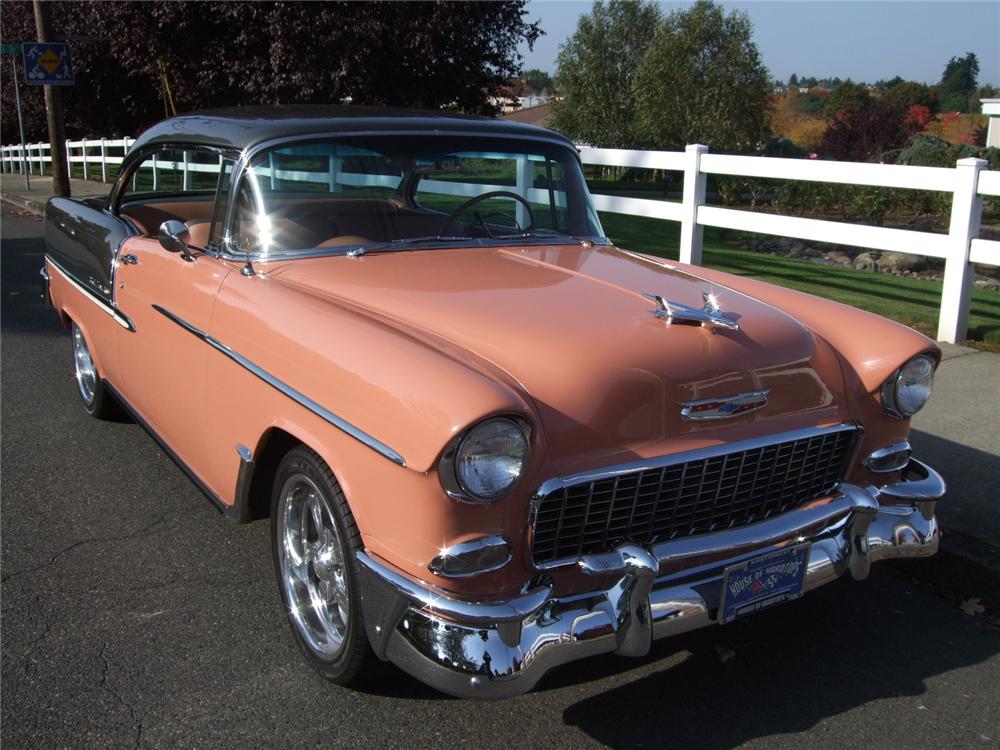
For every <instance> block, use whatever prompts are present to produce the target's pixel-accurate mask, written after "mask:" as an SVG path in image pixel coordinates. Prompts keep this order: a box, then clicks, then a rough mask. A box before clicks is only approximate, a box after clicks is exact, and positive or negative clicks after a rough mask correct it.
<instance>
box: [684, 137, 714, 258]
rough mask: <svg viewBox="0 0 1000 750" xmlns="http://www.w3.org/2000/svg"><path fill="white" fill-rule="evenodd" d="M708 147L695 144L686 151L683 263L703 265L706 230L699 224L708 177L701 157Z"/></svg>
mask: <svg viewBox="0 0 1000 750" xmlns="http://www.w3.org/2000/svg"><path fill="white" fill-rule="evenodd" d="M706 151H708V146H702V145H701V144H700V143H694V144H691V145H690V146H688V147H687V148H685V149H684V153H685V158H686V161H687V166H686V167H685V168H684V197H683V199H682V200H681V206H682V207H683V210H684V212H683V215H682V216H681V247H680V261H681V263H690V264H691V265H694V266H700V265H701V250H702V245H703V244H704V238H705V228H704V227H703V226H701V225H700V224H699V223H698V207H699V206H701V205H704V203H705V188H706V185H707V184H708V177H707V176H706V175H704V174H702V171H701V155H702V154H704V153H705V152H706Z"/></svg>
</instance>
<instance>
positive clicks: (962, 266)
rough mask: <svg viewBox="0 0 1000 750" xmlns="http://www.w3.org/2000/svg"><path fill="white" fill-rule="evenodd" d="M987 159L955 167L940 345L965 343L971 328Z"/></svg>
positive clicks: (940, 316)
mask: <svg viewBox="0 0 1000 750" xmlns="http://www.w3.org/2000/svg"><path fill="white" fill-rule="evenodd" d="M987 165H988V162H987V161H986V160H985V159H976V158H968V159H959V160H958V162H957V163H956V165H955V171H956V173H957V174H956V184H955V193H954V196H953V197H952V201H951V223H950V225H949V227H948V244H949V249H948V257H947V258H946V259H945V262H944V282H943V284H942V289H941V312H940V313H939V315H938V332H937V337H938V341H947V342H948V343H950V344H955V343H957V342H959V341H962V340H963V339H965V336H966V330H967V329H968V327H969V303H970V302H971V300H972V282H973V281H974V280H975V278H976V274H975V266H974V265H973V264H972V263H970V262H969V249H970V247H971V246H972V239H973V238H974V237H975V236H976V235H978V234H979V222H980V220H981V219H982V214H983V199H982V197H981V196H980V195H979V194H978V193H977V187H978V185H979V173H980V172H981V171H982V170H983V169H985V168H986V166H987Z"/></svg>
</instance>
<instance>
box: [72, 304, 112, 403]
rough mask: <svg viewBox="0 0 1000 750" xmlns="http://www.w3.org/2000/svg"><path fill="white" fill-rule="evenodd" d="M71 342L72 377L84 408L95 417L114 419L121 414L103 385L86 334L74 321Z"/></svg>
mask: <svg viewBox="0 0 1000 750" xmlns="http://www.w3.org/2000/svg"><path fill="white" fill-rule="evenodd" d="M70 336H71V337H72V344H73V377H74V378H75V379H76V390H77V393H79V394H80V400H81V401H82V402H83V408H84V410H85V411H86V412H87V413H88V414H89V415H90V416H92V417H96V418H97V419H114V418H116V417H118V416H119V415H120V414H121V411H120V410H119V408H118V403H117V402H116V401H115V397H114V396H112V395H111V394H110V393H109V392H108V389H107V388H105V387H104V381H102V380H101V376H100V373H98V372H97V366H96V365H95V364H94V358H93V357H92V356H91V354H90V345H89V344H88V343H87V338H86V336H84V335H83V331H82V330H81V329H80V326H78V325H77V324H76V323H73V325H72V329H71V332H70Z"/></svg>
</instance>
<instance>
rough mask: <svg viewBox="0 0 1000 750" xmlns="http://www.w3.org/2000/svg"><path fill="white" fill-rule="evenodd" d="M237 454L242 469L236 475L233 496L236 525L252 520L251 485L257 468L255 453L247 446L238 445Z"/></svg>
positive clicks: (232, 515) (233, 513) (233, 516)
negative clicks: (254, 458)
mask: <svg viewBox="0 0 1000 750" xmlns="http://www.w3.org/2000/svg"><path fill="white" fill-rule="evenodd" d="M236 452H237V453H238V454H239V456H240V468H239V470H238V472H237V474H236V494H235V495H234V496H233V498H234V501H233V512H232V514H231V517H232V519H233V520H234V521H236V523H249V522H250V520H251V518H250V485H251V484H252V482H253V472H254V469H256V468H257V463H256V461H254V460H253V453H251V451H250V449H249V448H247V447H246V446H245V445H241V444H239V443H237V445H236Z"/></svg>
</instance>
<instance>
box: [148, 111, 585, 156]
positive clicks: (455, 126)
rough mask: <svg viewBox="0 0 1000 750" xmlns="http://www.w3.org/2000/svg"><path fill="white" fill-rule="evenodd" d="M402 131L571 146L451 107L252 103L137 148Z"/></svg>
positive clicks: (204, 115)
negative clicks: (523, 139) (456, 111)
mask: <svg viewBox="0 0 1000 750" xmlns="http://www.w3.org/2000/svg"><path fill="white" fill-rule="evenodd" d="M400 131H406V132H412V133H415V134H418V133H443V134H449V133H453V134H463V135H474V136H499V137H511V136H514V137H534V138H544V139H546V140H549V141H553V140H556V141H559V142H562V143H565V144H568V145H572V144H571V143H570V142H569V141H568V140H566V139H565V138H563V136H561V135H559V134H558V133H553V132H552V131H550V130H545V129H544V128H539V127H535V126H534V125H529V124H525V123H519V122H508V121H504V120H496V119H492V118H489V117H477V116H473V115H460V114H454V113H451V112H439V111H425V110H415V109H394V108H388V107H364V106H356V105H342V106H311V105H290V106H252V107H231V108H225V109H206V110H201V111H197V112H191V113H189V114H184V115H178V116H177V117H171V118H170V119H167V120H164V121H163V122H160V123H158V124H156V125H154V126H153V127H151V128H150V129H149V130H147V131H146V132H144V133H143V134H142V135H140V136H139V138H138V139H136V142H135V146H134V147H133V148H136V149H141V148H144V147H146V146H150V145H156V144H160V143H163V144H173V143H191V144H198V145H203V146H213V147H218V148H225V149H234V150H238V151H243V150H246V149H253V148H254V147H256V146H259V145H261V144H264V143H266V142H267V141H271V140H275V139H281V138H289V137H301V136H309V135H334V136H335V135H351V134H357V135H361V134H365V135H374V134H379V133H396V132H400Z"/></svg>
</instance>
